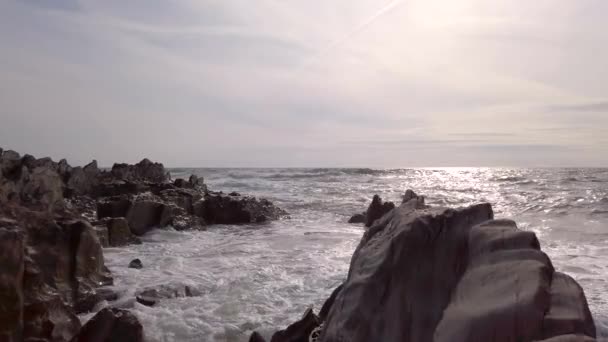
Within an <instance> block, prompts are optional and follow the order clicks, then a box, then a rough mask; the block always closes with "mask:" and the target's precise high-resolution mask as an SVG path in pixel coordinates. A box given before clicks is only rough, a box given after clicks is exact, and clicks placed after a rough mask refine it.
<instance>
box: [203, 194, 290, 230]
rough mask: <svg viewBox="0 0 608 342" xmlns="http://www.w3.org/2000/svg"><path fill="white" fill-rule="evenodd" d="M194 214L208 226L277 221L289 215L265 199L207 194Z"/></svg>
mask: <svg viewBox="0 0 608 342" xmlns="http://www.w3.org/2000/svg"><path fill="white" fill-rule="evenodd" d="M194 214H195V215H197V216H199V217H202V218H203V219H204V220H205V222H206V223H207V224H214V223H216V224H243V223H260V222H265V221H268V220H276V219H278V218H279V217H281V216H283V215H286V214H287V213H286V212H285V211H283V210H281V209H279V208H278V207H276V206H275V205H274V204H272V203H271V202H270V201H268V200H265V199H262V200H259V201H258V200H257V199H256V198H255V197H242V196H238V197H237V196H225V195H220V194H217V195H213V194H207V195H206V196H205V197H204V199H203V200H201V201H198V202H197V203H195V204H194Z"/></svg>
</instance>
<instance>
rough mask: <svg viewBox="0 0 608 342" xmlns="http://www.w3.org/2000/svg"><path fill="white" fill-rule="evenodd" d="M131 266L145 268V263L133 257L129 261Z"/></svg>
mask: <svg viewBox="0 0 608 342" xmlns="http://www.w3.org/2000/svg"><path fill="white" fill-rule="evenodd" d="M129 268H136V269H138V270H140V269H142V268H144V264H143V263H142V262H141V260H139V259H133V260H131V262H130V263H129Z"/></svg>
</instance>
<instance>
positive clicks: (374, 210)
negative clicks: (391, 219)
mask: <svg viewBox="0 0 608 342" xmlns="http://www.w3.org/2000/svg"><path fill="white" fill-rule="evenodd" d="M393 209H395V204H394V203H393V202H383V201H382V198H380V196H378V195H374V198H373V199H372V203H370V205H369V207H368V208H367V212H366V213H365V226H366V227H370V226H371V225H372V224H374V222H375V221H376V220H377V219H379V218H381V217H382V216H384V215H385V214H386V213H388V212H389V211H391V210H393Z"/></svg>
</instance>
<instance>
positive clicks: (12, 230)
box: [0, 220, 25, 342]
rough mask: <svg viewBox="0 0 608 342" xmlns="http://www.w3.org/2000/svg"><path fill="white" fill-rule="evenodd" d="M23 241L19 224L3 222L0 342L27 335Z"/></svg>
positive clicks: (15, 340)
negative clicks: (24, 312) (24, 329)
mask: <svg viewBox="0 0 608 342" xmlns="http://www.w3.org/2000/svg"><path fill="white" fill-rule="evenodd" d="M23 239H24V236H23V234H21V233H20V232H19V231H18V228H17V222H15V221H12V220H2V221H0V265H2V267H1V268H0V341H7V342H18V341H21V336H22V335H23V304H24V303H23V297H24V296H23V272H24V267H25V266H24V259H25V250H24V249H25V243H24V241H23Z"/></svg>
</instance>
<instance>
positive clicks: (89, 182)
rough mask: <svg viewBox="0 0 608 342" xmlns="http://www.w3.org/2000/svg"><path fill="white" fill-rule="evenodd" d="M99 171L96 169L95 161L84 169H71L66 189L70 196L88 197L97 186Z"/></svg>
mask: <svg viewBox="0 0 608 342" xmlns="http://www.w3.org/2000/svg"><path fill="white" fill-rule="evenodd" d="M100 173H101V171H100V170H99V168H98V167H97V161H96V160H93V161H92V162H91V163H89V164H87V165H85V166H84V167H80V166H78V167H74V168H72V170H71V172H70V175H69V179H68V181H67V187H68V189H69V190H70V193H71V194H75V195H90V194H92V193H93V190H94V189H95V187H96V186H97V185H98V184H99V176H100Z"/></svg>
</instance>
